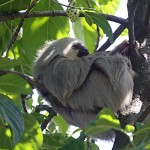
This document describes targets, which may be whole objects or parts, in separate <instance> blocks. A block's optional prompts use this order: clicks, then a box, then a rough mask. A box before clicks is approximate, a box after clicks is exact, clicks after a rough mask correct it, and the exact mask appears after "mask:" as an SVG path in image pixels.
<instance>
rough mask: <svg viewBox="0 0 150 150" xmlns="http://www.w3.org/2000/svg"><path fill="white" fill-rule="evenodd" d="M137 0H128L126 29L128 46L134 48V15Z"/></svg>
mask: <svg viewBox="0 0 150 150" xmlns="http://www.w3.org/2000/svg"><path fill="white" fill-rule="evenodd" d="M138 2H139V0H128V5H127V8H128V30H129V47H130V50H132V49H133V50H134V49H135V46H136V41H135V33H134V17H135V11H136V7H137V5H138Z"/></svg>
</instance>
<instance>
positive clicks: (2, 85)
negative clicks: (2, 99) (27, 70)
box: [0, 74, 32, 94]
mask: <svg viewBox="0 0 150 150" xmlns="http://www.w3.org/2000/svg"><path fill="white" fill-rule="evenodd" d="M0 89H1V90H3V91H5V92H8V93H20V94H31V93H32V90H31V87H30V86H29V84H28V83H27V82H26V81H25V80H24V79H22V78H21V77H19V76H17V75H14V74H7V75H3V76H1V77H0Z"/></svg>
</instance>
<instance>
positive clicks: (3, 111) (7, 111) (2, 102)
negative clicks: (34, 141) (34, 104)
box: [0, 95, 24, 144]
mask: <svg viewBox="0 0 150 150" xmlns="http://www.w3.org/2000/svg"><path fill="white" fill-rule="evenodd" d="M0 118H2V119H3V120H5V121H6V122H7V123H8V124H9V125H10V126H11V128H12V130H13V143H14V144H16V143H17V142H18V141H19V140H20V138H21V136H22V134H23V131H24V120H23V117H22V113H21V111H20V110H19V108H18V107H16V106H15V105H14V104H13V103H12V102H11V101H10V100H9V98H8V97H6V96H3V95H0ZM1 140H2V139H1Z"/></svg>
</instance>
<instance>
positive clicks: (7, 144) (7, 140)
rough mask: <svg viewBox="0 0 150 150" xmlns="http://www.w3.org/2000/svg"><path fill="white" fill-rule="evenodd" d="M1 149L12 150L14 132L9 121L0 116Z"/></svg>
mask: <svg viewBox="0 0 150 150" xmlns="http://www.w3.org/2000/svg"><path fill="white" fill-rule="evenodd" d="M0 141H3V142H0V149H1V150H6V149H7V150H12V145H13V144H12V143H13V142H12V141H13V138H12V133H11V130H10V129H9V128H8V123H6V122H4V120H2V119H1V117H0Z"/></svg>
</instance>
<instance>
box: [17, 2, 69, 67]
mask: <svg viewBox="0 0 150 150" xmlns="http://www.w3.org/2000/svg"><path fill="white" fill-rule="evenodd" d="M41 10H48V11H52V10H63V8H62V6H61V5H59V4H57V3H56V2H54V1H45V0H44V1H39V3H38V4H37V5H36V6H35V7H34V9H33V11H41ZM69 30H70V25H69V19H68V18H67V17H63V16H58V17H39V18H38V17H37V18H32V19H27V20H26V21H25V23H24V29H23V31H24V32H23V37H22V39H21V40H19V41H20V42H22V47H21V48H20V49H19V51H20V54H21V56H22V55H25V56H24V57H26V62H27V63H28V64H30V65H31V64H32V63H33V60H34V59H35V54H36V52H37V50H38V49H40V48H41V47H42V46H43V44H44V43H45V42H46V41H47V40H56V39H59V38H62V37H66V36H69Z"/></svg>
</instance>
